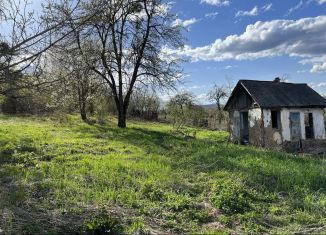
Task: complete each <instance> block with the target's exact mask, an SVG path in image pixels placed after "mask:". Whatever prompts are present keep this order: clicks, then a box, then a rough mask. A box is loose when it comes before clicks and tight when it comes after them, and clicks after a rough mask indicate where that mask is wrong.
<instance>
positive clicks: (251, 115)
mask: <svg viewBox="0 0 326 235" xmlns="http://www.w3.org/2000/svg"><path fill="white" fill-rule="evenodd" d="M248 119H249V126H250V127H254V126H255V124H256V122H257V121H258V120H261V109H260V108H255V109H249V111H248Z"/></svg>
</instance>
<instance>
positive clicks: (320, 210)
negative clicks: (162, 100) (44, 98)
mask: <svg viewBox="0 0 326 235" xmlns="http://www.w3.org/2000/svg"><path fill="white" fill-rule="evenodd" d="M226 139H227V133H225V132H218V131H208V130H197V134H196V139H185V138H183V137H182V136H179V135H177V134H173V133H172V132H171V127H170V126H169V125H166V124H159V123H148V122H129V125H128V128H126V129H119V128H117V127H116V126H115V123H114V122H112V123H111V122H108V123H107V124H106V125H97V124H95V125H88V124H85V123H82V122H81V121H80V120H79V119H78V118H77V117H75V116H68V117H67V118H66V119H64V120H61V121H58V120H51V119H49V118H33V117H29V118H19V117H7V116H0V229H1V230H2V231H4V232H5V233H8V234H10V233H12V234H17V233H19V234H38V233H42V234H44V233H48V234H57V233H61V234H62V233H80V234H85V233H86V234H87V233H88V234H95V233H97V234H101V233H102V234H103V233H105V232H107V233H109V234H110V233H111V234H117V233H118V234H119V233H124V234H131V233H134V232H135V231H137V230H141V231H143V232H146V231H147V232H148V231H151V232H156V233H206V234H216V233H221V234H228V233H271V234H274V233H283V234H288V233H326V174H325V173H326V166H325V165H326V160H324V159H323V157H321V156H302V155H291V154H286V153H281V152H275V151H269V150H264V149H259V148H254V147H245V146H238V145H233V144H228V143H227V142H226Z"/></svg>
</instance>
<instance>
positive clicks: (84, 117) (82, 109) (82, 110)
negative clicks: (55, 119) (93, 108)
mask: <svg viewBox="0 0 326 235" xmlns="http://www.w3.org/2000/svg"><path fill="white" fill-rule="evenodd" d="M80 117H81V119H82V120H83V121H85V122H86V121H87V113H86V104H85V102H82V103H81V104H80Z"/></svg>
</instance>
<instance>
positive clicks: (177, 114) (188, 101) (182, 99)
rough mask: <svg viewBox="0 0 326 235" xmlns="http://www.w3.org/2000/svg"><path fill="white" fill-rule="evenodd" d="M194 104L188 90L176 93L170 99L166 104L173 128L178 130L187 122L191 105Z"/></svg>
mask: <svg viewBox="0 0 326 235" xmlns="http://www.w3.org/2000/svg"><path fill="white" fill-rule="evenodd" d="M194 105H195V102H194V96H193V95H192V94H191V93H188V92H183V93H180V94H177V95H175V96H174V97H172V98H171V99H170V101H169V102H168V103H167V105H166V106H167V113H168V115H169V118H170V119H171V121H172V124H173V129H174V130H176V131H179V130H180V128H182V127H183V126H184V125H185V124H186V123H187V120H188V119H189V116H190V113H191V107H192V106H194Z"/></svg>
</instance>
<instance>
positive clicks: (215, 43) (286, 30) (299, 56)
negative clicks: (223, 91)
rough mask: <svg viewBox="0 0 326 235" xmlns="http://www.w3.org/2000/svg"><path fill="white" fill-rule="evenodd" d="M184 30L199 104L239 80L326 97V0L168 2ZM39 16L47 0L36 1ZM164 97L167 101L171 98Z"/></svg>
mask: <svg viewBox="0 0 326 235" xmlns="http://www.w3.org/2000/svg"><path fill="white" fill-rule="evenodd" d="M163 1H165V2H166V3H168V4H169V6H170V10H171V11H172V12H173V13H175V14H176V15H177V19H176V21H175V22H174V24H179V25H182V26H184V28H185V29H184V30H183V34H184V36H185V38H186V39H187V41H186V47H185V48H184V49H183V50H177V51H173V53H175V54H177V55H179V56H183V57H186V58H188V59H189V62H188V63H184V64H182V66H183V68H184V73H185V75H184V78H183V79H182V83H181V84H179V90H186V91H190V92H192V93H193V94H194V95H195V96H196V97H197V99H198V101H199V103H210V102H209V101H208V100H207V98H206V94H207V92H208V91H209V89H210V88H211V87H212V86H213V84H214V83H217V84H221V85H223V84H224V85H225V84H226V79H225V77H228V78H229V80H231V81H232V82H233V84H236V82H237V81H238V80H239V79H255V80H273V79H274V78H275V77H285V78H286V79H287V81H288V82H294V83H308V84H309V85H310V86H311V87H313V88H314V89H315V90H316V91H318V92H319V93H320V94H323V95H326V0H305V1H304V0H174V1H173V0H163ZM31 2H32V4H31V5H30V7H31V8H33V9H34V10H35V11H36V12H35V13H38V12H37V11H38V9H40V4H41V3H42V2H43V1H42V0H31ZM173 94H174V93H170V94H165V95H162V99H163V100H166V99H168V98H169V97H170V96H171V95H173Z"/></svg>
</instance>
